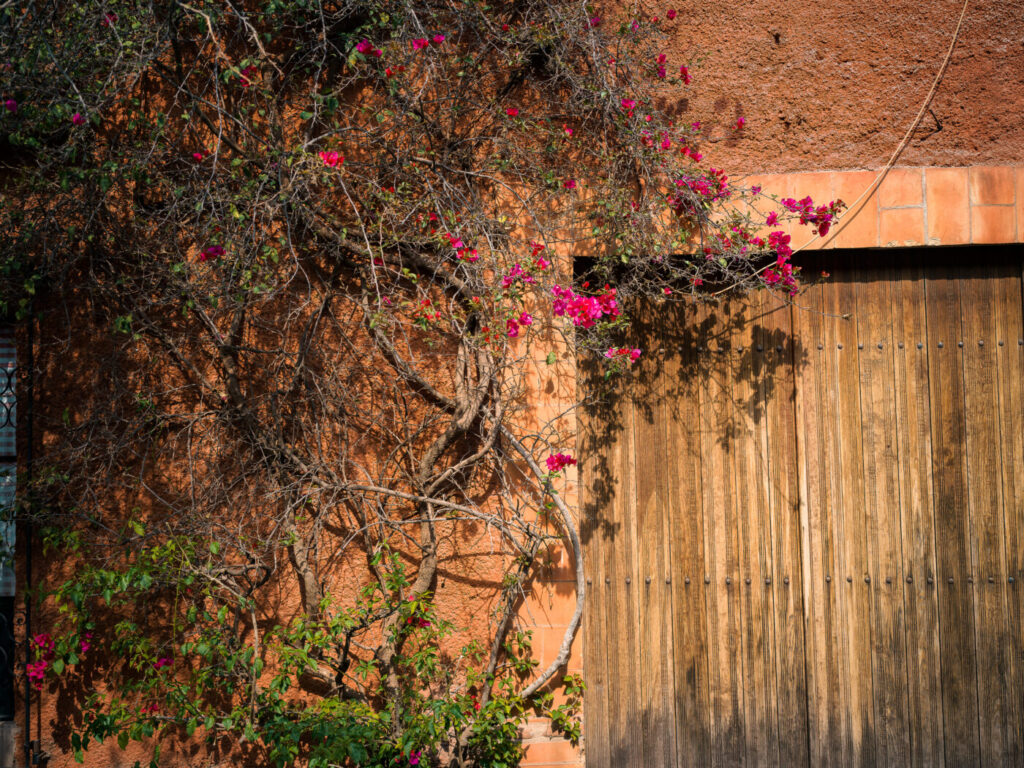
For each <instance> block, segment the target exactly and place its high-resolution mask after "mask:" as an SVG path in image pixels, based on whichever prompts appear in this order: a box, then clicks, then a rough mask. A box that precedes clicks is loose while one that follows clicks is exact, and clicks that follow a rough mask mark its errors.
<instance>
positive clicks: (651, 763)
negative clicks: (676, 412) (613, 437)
mask: <svg viewBox="0 0 1024 768" xmlns="http://www.w3.org/2000/svg"><path fill="white" fill-rule="evenodd" d="M659 314H660V313H658V311H657V307H656V306H651V305H645V306H644V307H642V308H638V310H637V311H636V313H635V316H634V324H633V328H634V334H633V335H634V337H635V338H636V339H637V343H638V344H639V346H640V348H641V356H640V360H639V362H638V363H637V365H636V366H635V370H634V372H633V375H632V376H631V377H629V378H630V380H629V386H630V389H631V391H632V392H633V393H634V397H633V413H634V419H633V422H634V431H635V441H636V508H635V518H636V527H637V535H636V544H637V547H638V552H637V575H636V577H635V578H636V579H637V581H636V582H635V583H636V591H637V594H638V599H639V609H640V644H639V648H638V649H637V651H638V654H639V656H640V660H641V664H640V672H641V684H640V690H639V693H640V695H641V696H642V710H641V713H640V718H641V727H642V729H643V764H644V766H648V767H649V768H674V766H675V750H676V745H675V722H676V718H675V696H674V687H673V680H672V677H673V670H672V659H673V653H672V621H671V617H672V604H671V600H670V590H671V584H666V583H665V577H666V576H667V575H668V574H669V573H670V572H671V571H670V567H669V562H670V549H669V538H668V535H667V534H668V523H669V520H668V510H667V503H668V472H667V467H666V465H665V454H666V450H667V438H668V429H667V428H666V426H665V423H666V421H667V417H668V415H669V414H668V408H666V406H665V397H664V383H665V382H664V381H663V378H662V366H663V362H664V355H659V354H658V353H657V348H658V347H659V346H660V345H661V344H663V343H664V338H663V336H664V334H663V333H660V332H659V327H658V326H659V325H660V324H658V323H655V322H654V321H655V318H658V317H659ZM662 320H663V318H662Z"/></svg>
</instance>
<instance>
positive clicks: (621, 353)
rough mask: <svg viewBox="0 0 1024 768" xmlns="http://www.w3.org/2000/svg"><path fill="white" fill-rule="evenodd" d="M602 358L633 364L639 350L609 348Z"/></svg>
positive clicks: (638, 355)
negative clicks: (617, 359) (623, 358)
mask: <svg viewBox="0 0 1024 768" xmlns="http://www.w3.org/2000/svg"><path fill="white" fill-rule="evenodd" d="M604 356H605V357H607V358H608V359H609V360H615V359H616V358H619V357H625V358H627V361H628V362H629V363H630V364H633V363H635V362H636V361H637V360H639V359H640V350H639V349H630V348H629V347H618V348H615V347H609V348H608V351H607V352H605V353H604ZM573 463H575V462H573Z"/></svg>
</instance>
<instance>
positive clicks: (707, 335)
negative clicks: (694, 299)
mask: <svg viewBox="0 0 1024 768" xmlns="http://www.w3.org/2000/svg"><path fill="white" fill-rule="evenodd" d="M830 259H831V261H830V267H831V271H832V273H833V274H832V276H831V278H830V279H828V280H826V281H824V282H822V283H821V284H819V285H816V286H814V287H812V288H810V289H808V290H807V291H806V292H805V293H802V294H801V295H800V296H799V297H797V299H796V300H795V301H794V303H792V304H789V303H786V302H785V301H783V300H781V299H780V298H779V297H776V296H774V295H772V294H771V293H768V292H762V293H759V294H756V295H753V296H750V297H745V298H743V299H732V300H729V301H724V302H722V303H720V304H717V305H713V306H701V307H696V306H679V305H668V304H657V305H648V306H645V307H642V308H640V309H638V310H637V311H636V313H635V314H636V320H637V322H636V327H637V331H638V333H639V334H640V335H641V339H642V340H641V342H640V346H641V347H642V348H643V350H644V354H643V356H642V357H641V362H640V364H639V365H640V368H639V371H638V372H637V375H636V376H635V377H633V378H632V379H631V380H630V381H629V382H628V386H625V385H624V384H622V385H619V386H618V388H617V389H613V390H612V391H606V392H604V394H603V395H602V396H601V397H600V399H599V400H598V401H597V402H595V403H594V404H593V405H592V406H590V407H588V409H587V410H586V412H585V413H584V415H583V418H582V419H581V454H582V455H584V456H585V457H586V461H585V462H584V464H583V470H582V478H583V487H584V493H585V498H584V506H583V515H584V537H585V546H586V548H587V558H586V559H587V578H588V583H589V584H590V596H589V602H588V605H587V615H586V621H585V629H584V632H585V662H584V668H585V670H586V676H587V680H588V684H589V689H588V693H587V696H586V703H585V719H586V723H585V726H586V735H585V738H586V758H587V765H588V766H592V767H602V768H603V767H604V766H608V767H609V768H618V767H619V766H655V767H662V766H664V767H666V768H667V767H668V766H719V765H721V766H733V765H736V766H740V765H743V766H746V765H751V766H753V765H758V766H760V765H766V766H782V767H785V768H788V767H789V766H800V765H808V766H829V765H836V766H848V765H849V766H861V765H866V766H903V765H907V766H936V765H947V766H968V765H970V766H997V765H1007V766H1009V765H1016V766H1019V765H1024V736H1022V718H1024V642H1022V632H1024V628H1022V615H1021V614H1022V608H1024V585H1021V583H1020V580H1021V578H1022V577H1024V320H1022V316H1024V312H1022V289H1024V286H1022V257H1021V250H1020V248H1019V247H1016V246H1015V247H1011V248H996V249H988V250H982V249H957V250H947V251H936V250H934V249H931V250H917V251H904V252H891V251H890V252H874V254H873V255H872V254H869V253H853V254H845V255H842V254H841V253H840V252H836V253H835V254H833V255H832V256H831V257H830ZM837 259H842V262H841V263H837ZM582 381H583V383H584V385H586V384H587V381H588V380H587V376H586V371H584V372H583V379H582ZM592 391H593V392H595V393H596V392H598V388H597V387H594V388H593V389H592Z"/></svg>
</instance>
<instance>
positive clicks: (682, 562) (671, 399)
mask: <svg viewBox="0 0 1024 768" xmlns="http://www.w3.org/2000/svg"><path fill="white" fill-rule="evenodd" d="M669 317H670V320H669V328H671V329H673V330H674V331H675V333H673V334H669V336H668V338H667V340H666V350H665V372H664V376H663V379H664V390H665V401H666V407H667V409H668V410H669V414H668V418H667V419H666V426H667V428H668V451H667V453H666V457H665V459H666V464H667V465H668V467H669V470H670V471H669V477H668V496H669V519H670V521H671V527H670V532H669V536H670V539H671V542H670V547H671V551H672V572H671V580H672V583H671V585H670V587H671V593H672V639H673V642H672V651H673V658H674V659H675V692H676V693H675V698H676V728H675V733H676V744H677V745H678V748H677V750H676V765H677V766H678V767H679V768H704V766H708V765H710V764H711V702H710V693H709V680H708V636H707V628H708V617H707V603H706V588H705V586H704V574H705V573H706V572H707V566H706V563H705V559H704V513H703V509H704V505H703V497H704V491H703V483H702V471H701V463H702V462H701V439H700V435H701V427H700V393H699V389H700V386H699V383H698V376H697V365H698V357H697V344H698V342H697V336H698V333H699V331H698V330H697V328H698V315H697V311H696V309H695V308H694V307H693V306H686V305H677V308H676V309H675V311H674V312H672V313H671V314H670V315H669ZM700 343H701V344H703V339H701V341H700Z"/></svg>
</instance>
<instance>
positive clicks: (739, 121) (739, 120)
mask: <svg viewBox="0 0 1024 768" xmlns="http://www.w3.org/2000/svg"><path fill="white" fill-rule="evenodd" d="M746 124H747V118H745V117H737V118H736V130H737V131H742V130H743V126H745V125H746Z"/></svg>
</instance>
